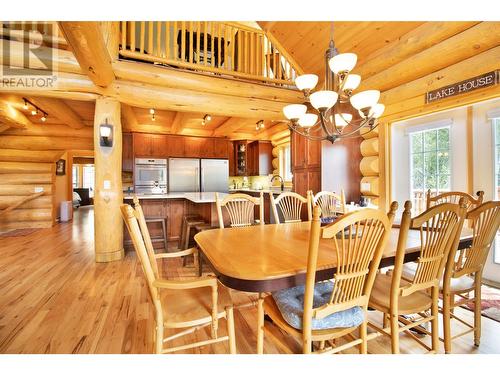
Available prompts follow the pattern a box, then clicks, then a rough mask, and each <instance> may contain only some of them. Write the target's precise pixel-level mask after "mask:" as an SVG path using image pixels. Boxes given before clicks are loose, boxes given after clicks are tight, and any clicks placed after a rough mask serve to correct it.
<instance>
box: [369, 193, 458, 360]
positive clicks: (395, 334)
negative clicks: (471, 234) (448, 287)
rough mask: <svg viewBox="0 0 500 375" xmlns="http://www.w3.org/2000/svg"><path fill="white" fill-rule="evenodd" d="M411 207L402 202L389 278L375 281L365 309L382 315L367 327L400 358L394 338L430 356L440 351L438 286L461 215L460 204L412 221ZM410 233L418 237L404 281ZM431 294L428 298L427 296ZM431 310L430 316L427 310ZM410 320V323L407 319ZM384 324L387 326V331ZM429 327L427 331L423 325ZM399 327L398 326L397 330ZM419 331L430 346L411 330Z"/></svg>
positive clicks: (384, 276)
mask: <svg viewBox="0 0 500 375" xmlns="http://www.w3.org/2000/svg"><path fill="white" fill-rule="evenodd" d="M411 207H412V205H411V202H410V201H406V203H405V208H404V211H403V214H402V219H401V224H400V229H399V237H398V243H397V247H396V255H395V261H394V269H393V270H392V272H391V273H387V274H381V273H380V274H378V275H377V277H376V279H375V284H374V286H373V290H372V294H371V296H370V302H369V306H370V308H372V309H375V310H378V311H380V312H382V313H383V326H382V327H378V326H377V325H375V324H373V323H371V322H370V323H369V326H370V327H371V328H373V329H375V330H376V331H378V332H379V333H380V334H385V335H388V336H390V338H391V349H392V353H393V354H398V353H399V334H400V333H401V332H404V333H405V334H407V335H409V336H410V337H411V338H413V339H414V340H415V341H416V342H417V343H418V344H420V345H421V346H423V347H424V348H425V349H427V350H428V351H429V352H433V353H435V352H437V350H438V346H439V332H438V315H439V313H438V303H439V281H440V279H441V276H442V274H443V270H444V267H445V264H446V260H447V257H448V254H449V252H450V249H451V248H454V247H457V246H458V242H459V240H460V233H461V230H462V226H463V222H464V219H465V215H466V210H467V208H466V205H465V199H463V198H461V199H460V201H459V204H454V203H441V204H438V205H437V206H433V207H431V208H429V209H428V210H426V211H424V212H423V213H421V214H420V215H418V216H416V217H414V218H412V217H411ZM410 229H412V230H414V232H413V233H416V234H417V235H418V237H419V238H420V247H419V249H418V259H417V261H416V262H415V263H414V264H416V268H415V273H414V275H413V276H411V277H407V275H405V277H404V278H403V277H402V276H403V271H404V261H405V260H404V258H405V255H406V254H405V253H406V244H407V240H408V236H409V232H410ZM429 290H430V293H429ZM428 310H430V313H427V311H428ZM413 314H414V315H415V316H416V318H415V319H413V320H410V319H409V317H408V316H409V315H413ZM387 320H388V321H389V323H390V326H389V327H387V326H386V323H387ZM427 322H431V332H429V331H427V330H426V329H425V328H423V326H422V324H424V323H427ZM400 324H401V325H400ZM412 328H418V329H419V330H422V331H425V332H424V333H426V334H429V335H430V336H431V342H432V344H431V345H432V346H431V347H429V346H428V345H427V344H425V343H424V342H423V341H422V340H420V339H419V338H418V337H417V336H416V335H415V334H414V333H412V332H411V331H410V329H412Z"/></svg>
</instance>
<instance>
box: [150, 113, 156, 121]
mask: <svg viewBox="0 0 500 375" xmlns="http://www.w3.org/2000/svg"><path fill="white" fill-rule="evenodd" d="M151 121H156V117H155V114H154V113H153V115H152V116H151Z"/></svg>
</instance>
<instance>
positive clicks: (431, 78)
mask: <svg viewBox="0 0 500 375" xmlns="http://www.w3.org/2000/svg"><path fill="white" fill-rule="evenodd" d="M498 61H500V47H495V48H492V49H490V50H488V51H486V52H483V53H480V54H478V55H476V56H473V57H470V58H468V59H466V60H463V61H461V62H459V63H456V64H454V65H451V66H448V67H446V68H444V69H441V70H438V71H437V72H434V73H432V74H429V75H426V76H425V77H422V78H419V79H417V80H414V81H411V82H408V83H405V84H404V85H401V86H398V87H395V88H393V89H391V90H388V91H385V92H383V93H382V94H381V96H380V102H381V103H384V104H385V105H386V106H389V105H390V104H393V103H399V102H401V101H403V100H405V99H409V98H413V97H416V96H418V95H422V97H424V95H425V93H426V92H428V91H432V90H435V89H438V88H440V87H444V86H448V85H451V84H453V83H456V82H460V81H462V80H464V79H467V78H472V77H475V76H478V75H481V74H483V73H487V72H490V71H492V70H495V69H498Z"/></svg>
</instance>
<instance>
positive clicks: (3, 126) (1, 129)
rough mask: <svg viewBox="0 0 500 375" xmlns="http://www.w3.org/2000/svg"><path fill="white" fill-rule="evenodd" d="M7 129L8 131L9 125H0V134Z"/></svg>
mask: <svg viewBox="0 0 500 375" xmlns="http://www.w3.org/2000/svg"><path fill="white" fill-rule="evenodd" d="M8 129H10V126H9V125H5V124H0V133H3V132H4V131H6V130H8Z"/></svg>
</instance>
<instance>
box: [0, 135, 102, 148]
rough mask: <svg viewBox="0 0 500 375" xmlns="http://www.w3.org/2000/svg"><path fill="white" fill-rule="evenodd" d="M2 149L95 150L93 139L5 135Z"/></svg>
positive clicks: (0, 140) (0, 144)
mask: <svg viewBox="0 0 500 375" xmlns="http://www.w3.org/2000/svg"><path fill="white" fill-rule="evenodd" d="M0 148H3V149H15V150H23V149H24V150H75V149H78V150H93V149H94V142H93V139H92V138H90V139H89V138H69V137H36V136H17V135H3V136H1V137H0Z"/></svg>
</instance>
